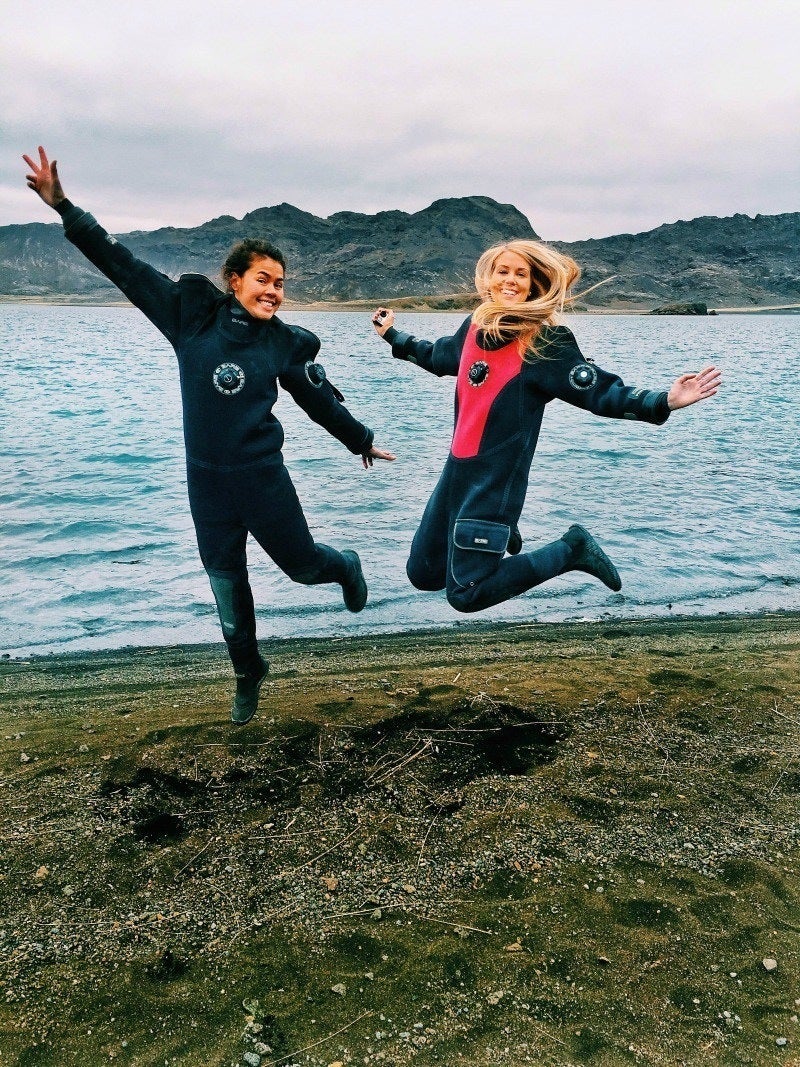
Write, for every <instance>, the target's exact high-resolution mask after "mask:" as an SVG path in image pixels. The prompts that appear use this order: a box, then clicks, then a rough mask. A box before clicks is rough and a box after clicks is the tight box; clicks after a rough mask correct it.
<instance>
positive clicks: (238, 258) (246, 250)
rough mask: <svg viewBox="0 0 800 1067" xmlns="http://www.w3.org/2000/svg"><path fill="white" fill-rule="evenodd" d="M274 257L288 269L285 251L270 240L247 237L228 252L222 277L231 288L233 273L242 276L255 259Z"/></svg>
mask: <svg viewBox="0 0 800 1067" xmlns="http://www.w3.org/2000/svg"><path fill="white" fill-rule="evenodd" d="M264 257H266V258H267V259H274V260H275V262H276V263H280V265H281V266H282V267H283V269H284V270H286V260H285V258H284V255H283V252H281V250H280V249H279V248H276V247H275V245H273V244H270V242H269V241H262V240H261V239H260V238H258V237H246V238H245V239H244V241H240V242H239V243H238V245H234V246H233V248H232V249H231V250H230V252H229V254H228V258H227V259H226V260H225V262H224V263H223V264H222V278H223V281H224V282H225V284H226V285H227V286H228V288H230V281H231V275H232V274H238V275H239V277H240V278H241V277H242V275H243V274H244V272H245V271H246V270H247V269H248V267H251V266H252V264H253V260H254V259H261V258H264Z"/></svg>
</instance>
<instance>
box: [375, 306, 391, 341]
mask: <svg viewBox="0 0 800 1067" xmlns="http://www.w3.org/2000/svg"><path fill="white" fill-rule="evenodd" d="M372 325H373V326H374V327H375V332H376V333H377V334H378V336H380V337H383V335H384V334H385V333H386V331H387V330H388V329H389V327H390V326H393V325H394V312H393V311H392V309H391V308H376V309H375V311H373V313H372Z"/></svg>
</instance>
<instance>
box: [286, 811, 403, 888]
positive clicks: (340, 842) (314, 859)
mask: <svg viewBox="0 0 800 1067" xmlns="http://www.w3.org/2000/svg"><path fill="white" fill-rule="evenodd" d="M388 818H389V816H388V815H387V816H385V817H384V818H383V819H381V821H380V822H379V823H378V826H382V825H383V823H385V822H386V819H388ZM359 830H361V824H360V823H359V825H358V826H357V827H356V828H355V830H353V831H352V832H351V833H349V834H348V835H347V837H342V838H340V840H338V841H337V842H336V843H335V844H333V845H331V847H330V848H326V849H325V851H324V852H318V853H317V855H316V856H312V857H311V859H310V860H306V861H305V863H301V864H300V865H299V866H297V867H292V868H290V869H289V870H288V871H281V877H284V876H285V875H287V874H294V873H295V871H302V869H303V868H304V867H310V866H311V864H312V863H316V862H317V860H321V859H322V857H323V856H327V855H328V853H329V852H333V851H334V850H335V849H337V848H338V847H339V846H340V845H343V844H344V843H345V842H346V841H349V840H350V838H351V837H355V836H356V834H357V833H358V832H359Z"/></svg>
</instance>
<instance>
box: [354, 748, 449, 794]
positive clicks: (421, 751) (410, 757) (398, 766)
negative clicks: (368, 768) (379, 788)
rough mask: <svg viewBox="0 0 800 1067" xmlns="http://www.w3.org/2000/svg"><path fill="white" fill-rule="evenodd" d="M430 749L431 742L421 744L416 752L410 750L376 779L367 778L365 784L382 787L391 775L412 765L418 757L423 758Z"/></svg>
mask: <svg viewBox="0 0 800 1067" xmlns="http://www.w3.org/2000/svg"><path fill="white" fill-rule="evenodd" d="M431 748H433V742H432V741H425V742H423V745H422V747H421V748H418V749H417V750H416V751H414V750H413V749H412V750H411V752H410V753H407V754H406V755H405V756H403V757H402V758H401V759H400V760H398V761H397V763H393V764H392V766H391V767H389V769H388V770H386V771H382V772H381V774H380V775H379V776H378V777H377V778H367V782H371V783H372V784H374V785H382V784H383V782H385V781H386V780H387V779H388V778H391V776H392V775H393V774H396V773H397V772H398V771H400V770H402V769H403V767H406V766H408V764H409V763H413V762H414V760H417V759H419V758H420V756H424V755H425V753H426V752H427V751H428V750H429V749H431Z"/></svg>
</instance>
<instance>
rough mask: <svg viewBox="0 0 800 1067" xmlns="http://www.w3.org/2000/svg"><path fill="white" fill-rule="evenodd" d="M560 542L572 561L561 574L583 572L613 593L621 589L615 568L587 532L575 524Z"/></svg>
mask: <svg viewBox="0 0 800 1067" xmlns="http://www.w3.org/2000/svg"><path fill="white" fill-rule="evenodd" d="M561 540H562V541H564V542H565V544H567V545H569V548H570V550H571V552H572V559H571V560H570V561H569V563H567V565H566V566H565V567H564V569H563V570H562V572H561V573H562V574H566V573H567V571H584V572H585V573H586V574H591V575H592V577H594V578H599V579H600V581H601V582H602V583H603V585H607V586H608V588H609V589H613V590H614V592H615V593H616V592H618V591H619V590H620V589H621V588H622V579H621V578H620V576H619V573H618V571H617V568H616V567H615V566H614V564H613V563H612V562H611V560H610V559H609V558H608V556H607V555H606V554H605V552H604V551H603V550H602V548H601V547H600V545H598V543H597V541H595V539H594V538H593V537H592V535H591V534H590V533H589V531H588V530H584V528H583V527H582V526H578V524H577V523H576V524H575V525H574V526H570V528H569V529H568V530H567V532H566V533H565V534H563V535H562V537H561Z"/></svg>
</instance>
